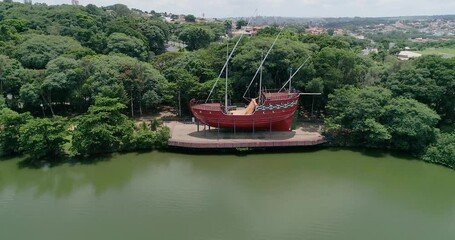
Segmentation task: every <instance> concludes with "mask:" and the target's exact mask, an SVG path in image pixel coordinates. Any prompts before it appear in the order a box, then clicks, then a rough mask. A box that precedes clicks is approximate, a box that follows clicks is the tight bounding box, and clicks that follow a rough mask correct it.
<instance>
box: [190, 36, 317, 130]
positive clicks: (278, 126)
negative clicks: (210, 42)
mask: <svg viewBox="0 0 455 240" xmlns="http://www.w3.org/2000/svg"><path fill="white" fill-rule="evenodd" d="M280 34H281V31H280V33H279V34H278V35H277V36H276V38H275V41H274V42H273V44H272V46H271V47H270V49H269V50H268V52H267V54H266V55H265V57H263V58H262V61H261V64H260V66H259V68H258V70H257V71H256V74H255V75H254V77H253V79H252V81H251V83H250V85H249V86H248V89H247V90H246V91H245V94H244V96H243V97H244V98H245V99H246V100H249V103H248V105H247V106H245V107H244V108H237V107H233V106H228V94H227V92H228V91H227V89H228V84H227V83H228V82H227V81H228V63H229V60H230V58H231V57H232V54H233V53H234V51H235V48H236V47H237V45H238V43H239V42H240V40H241V39H242V37H243V35H242V36H241V37H240V38H239V40H238V41H237V43H236V44H235V46H234V48H233V50H232V52H231V54H229V51H227V61H226V63H225V65H224V67H223V69H222V70H221V73H220V75H219V76H218V80H219V78H220V77H221V75H222V74H223V72H224V70H226V88H225V89H226V91H225V101H224V103H208V100H209V98H210V95H211V94H212V92H213V89H214V88H215V86H216V83H215V85H214V86H213V88H212V91H211V92H210V94H209V97H208V98H207V100H206V101H205V102H203V103H198V102H197V101H196V99H192V100H191V101H190V109H191V112H192V113H193V116H194V117H195V118H196V119H197V120H198V121H199V122H200V123H202V124H204V125H208V126H211V127H215V128H230V129H242V130H253V131H254V130H270V131H290V130H291V125H292V122H293V119H294V115H295V112H296V110H297V107H298V103H299V96H300V95H301V93H299V92H298V91H296V90H292V87H291V80H292V78H293V77H294V76H295V75H296V74H297V72H298V71H299V70H300V69H301V68H302V67H303V66H304V64H305V63H306V61H308V59H309V58H307V60H306V61H305V62H304V63H303V64H302V65H301V66H300V67H299V68H298V69H297V71H296V72H295V73H294V74H291V77H290V78H289V80H288V81H287V82H286V83H285V84H284V86H283V87H282V88H281V89H280V90H276V91H267V90H264V89H262V69H263V64H264V62H265V60H266V59H267V56H268V55H269V53H270V51H271V50H272V48H273V46H274V45H275V43H276V40H277V39H278V37H279V35H280ZM258 73H259V74H260V78H259V92H258V96H257V97H256V98H252V99H248V98H246V94H247V92H248V90H249V88H250V86H251V85H252V83H253V81H254V80H255V78H256V76H257V74H258ZM217 82H218V81H217ZM287 84H289V88H288V89H285V86H287Z"/></svg>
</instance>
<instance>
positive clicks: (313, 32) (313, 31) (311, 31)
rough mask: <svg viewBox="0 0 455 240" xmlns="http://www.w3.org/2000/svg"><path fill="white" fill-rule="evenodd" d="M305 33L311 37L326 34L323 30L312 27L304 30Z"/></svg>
mask: <svg viewBox="0 0 455 240" xmlns="http://www.w3.org/2000/svg"><path fill="white" fill-rule="evenodd" d="M305 33H308V34H311V35H322V34H324V33H327V31H326V30H325V29H324V28H317V27H312V28H308V29H305Z"/></svg>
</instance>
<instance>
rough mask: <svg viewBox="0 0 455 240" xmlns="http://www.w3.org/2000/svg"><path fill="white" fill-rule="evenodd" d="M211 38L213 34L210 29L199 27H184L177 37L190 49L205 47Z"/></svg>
mask: <svg viewBox="0 0 455 240" xmlns="http://www.w3.org/2000/svg"><path fill="white" fill-rule="evenodd" d="M213 38H214V35H213V33H212V32H211V31H210V30H206V29H204V28H201V27H189V28H186V29H184V30H183V31H182V32H181V33H180V35H179V39H180V40H182V41H183V42H185V44H187V49H188V50H190V51H192V50H197V49H200V48H205V47H207V46H208V45H209V44H210V42H211V41H212V40H213Z"/></svg>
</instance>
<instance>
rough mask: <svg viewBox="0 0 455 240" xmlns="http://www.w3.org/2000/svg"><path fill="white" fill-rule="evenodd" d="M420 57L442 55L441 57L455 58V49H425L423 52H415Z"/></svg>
mask: <svg viewBox="0 0 455 240" xmlns="http://www.w3.org/2000/svg"><path fill="white" fill-rule="evenodd" d="M417 53H420V54H422V55H442V56H443V57H447V58H452V57H455V48H427V49H425V50H423V51H417Z"/></svg>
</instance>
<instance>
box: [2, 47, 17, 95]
mask: <svg viewBox="0 0 455 240" xmlns="http://www.w3.org/2000/svg"><path fill="white" fill-rule="evenodd" d="M21 70H22V65H21V64H20V62H19V61H17V60H15V59H11V58H9V57H7V56H4V55H0V95H3V96H6V95H7V94H11V95H12V96H16V95H18V93H19V89H20V86H21V73H22V71H21Z"/></svg>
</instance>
